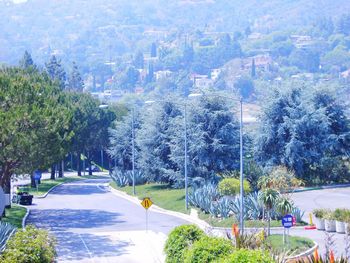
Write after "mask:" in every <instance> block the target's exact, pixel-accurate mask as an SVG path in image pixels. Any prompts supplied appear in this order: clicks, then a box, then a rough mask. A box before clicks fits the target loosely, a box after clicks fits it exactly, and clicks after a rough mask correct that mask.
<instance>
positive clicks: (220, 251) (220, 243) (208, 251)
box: [184, 236, 233, 263]
mask: <svg viewBox="0 0 350 263" xmlns="http://www.w3.org/2000/svg"><path fill="white" fill-rule="evenodd" d="M232 252H233V246H232V244H231V242H230V241H229V240H227V239H224V238H218V237H207V236H206V237H203V238H201V239H199V240H198V241H196V242H194V244H193V245H192V246H191V247H190V248H189V249H188V250H186V252H185V256H184V262H185V263H201V262H208V263H209V262H214V261H215V260H217V259H218V258H220V257H224V256H227V255H229V254H230V253H232Z"/></svg>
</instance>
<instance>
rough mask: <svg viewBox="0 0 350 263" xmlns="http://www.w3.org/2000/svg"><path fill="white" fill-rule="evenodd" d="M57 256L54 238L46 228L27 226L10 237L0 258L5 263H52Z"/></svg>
mask: <svg viewBox="0 0 350 263" xmlns="http://www.w3.org/2000/svg"><path fill="white" fill-rule="evenodd" d="M55 256H56V251H55V240H54V238H53V237H51V236H50V235H49V233H48V232H47V231H46V230H39V229H37V228H35V227H33V226H27V227H26V228H25V229H21V230H18V231H17V232H16V234H14V235H13V236H12V237H11V238H10V240H9V241H8V242H7V245H6V249H5V251H4V252H3V254H2V255H1V256H0V260H1V262H4V263H13V262H18V263H26V262H32V263H51V262H53V261H54V259H55Z"/></svg>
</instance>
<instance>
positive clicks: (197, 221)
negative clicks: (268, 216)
mask: <svg viewBox="0 0 350 263" xmlns="http://www.w3.org/2000/svg"><path fill="white" fill-rule="evenodd" d="M109 189H110V191H111V192H112V193H114V194H116V195H118V196H120V197H122V198H124V199H126V200H129V201H130V202H133V203H135V204H137V205H140V202H141V200H140V199H138V198H137V197H134V196H131V195H128V194H127V193H125V192H123V191H120V190H117V189H115V188H113V187H112V186H110V185H109ZM150 210H152V211H154V212H158V213H162V214H167V215H172V216H176V217H179V218H181V219H184V220H186V221H189V222H191V223H193V224H196V225H197V226H199V227H200V228H201V229H203V230H206V231H210V232H212V231H213V230H214V231H215V230H217V231H221V232H223V231H225V232H227V231H231V228H229V227H214V226H211V225H210V224H208V223H207V222H205V221H204V220H202V219H199V218H194V217H192V216H190V215H187V214H183V213H180V212H176V211H171V210H166V209H164V208H161V207H159V206H157V205H155V204H153V205H152V207H151V208H150ZM304 227H305V226H296V227H293V229H304ZM244 229H247V230H264V229H266V227H265V228H264V227H245V228H244ZM271 229H274V230H283V229H284V228H283V227H272V228H271Z"/></svg>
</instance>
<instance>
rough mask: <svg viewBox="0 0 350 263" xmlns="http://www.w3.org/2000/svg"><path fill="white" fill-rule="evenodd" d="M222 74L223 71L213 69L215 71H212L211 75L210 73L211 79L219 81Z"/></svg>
mask: <svg viewBox="0 0 350 263" xmlns="http://www.w3.org/2000/svg"><path fill="white" fill-rule="evenodd" d="M220 73H221V69H219V68H215V69H213V70H212V71H211V73H210V78H211V79H212V80H217V79H218V77H219V75H220Z"/></svg>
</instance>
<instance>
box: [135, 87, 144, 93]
mask: <svg viewBox="0 0 350 263" xmlns="http://www.w3.org/2000/svg"><path fill="white" fill-rule="evenodd" d="M144 92H145V90H144V88H142V87H135V94H142V93H144Z"/></svg>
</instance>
